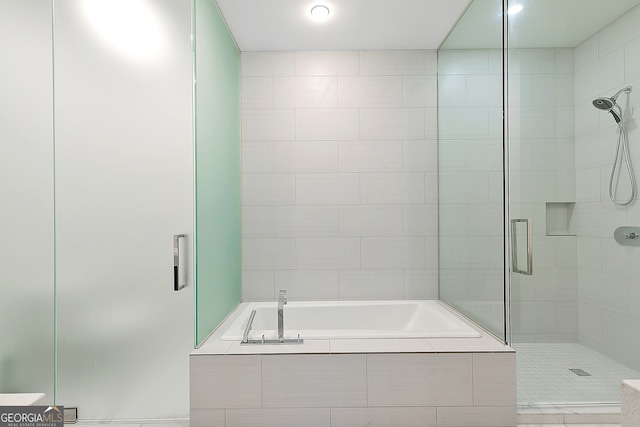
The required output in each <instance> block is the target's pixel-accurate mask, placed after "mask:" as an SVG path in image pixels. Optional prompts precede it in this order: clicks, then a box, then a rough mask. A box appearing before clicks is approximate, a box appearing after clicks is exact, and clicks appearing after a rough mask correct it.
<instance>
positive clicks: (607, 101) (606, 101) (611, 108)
mask: <svg viewBox="0 0 640 427" xmlns="http://www.w3.org/2000/svg"><path fill="white" fill-rule="evenodd" d="M632 89H633V87H631V86H627V87H625V88H622V89H620V90H619V91H618V92H616V94H615V95H613V96H612V97H611V98H607V97H605V96H603V97H600V98H596V99H594V100H593V106H594V107H596V108H597V109H598V110H602V111H607V112H609V113H611V115H612V116H613V119H614V120H615V121H616V123H618V124H620V122H621V121H622V108H620V106H619V105H618V103H617V102H616V100H617V99H618V96H620V94H621V93H623V92H624V93H626V94H628V93H629V92H631V90H632ZM615 108H617V109H618V111H617V112H616V111H615Z"/></svg>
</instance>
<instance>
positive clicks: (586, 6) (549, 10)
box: [443, 0, 640, 49]
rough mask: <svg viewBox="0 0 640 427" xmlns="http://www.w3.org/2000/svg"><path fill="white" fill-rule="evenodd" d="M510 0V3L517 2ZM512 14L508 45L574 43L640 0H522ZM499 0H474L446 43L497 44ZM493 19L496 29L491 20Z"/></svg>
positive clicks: (476, 46) (458, 45)
mask: <svg viewBox="0 0 640 427" xmlns="http://www.w3.org/2000/svg"><path fill="white" fill-rule="evenodd" d="M517 2H518V1H516V0H510V1H509V4H513V3H517ZM519 3H521V4H523V5H524V9H523V10H522V12H520V13H518V14H515V15H513V16H510V18H509V46H510V47H514V48H534V47H537V48H544V47H575V46H577V45H579V44H580V43H582V42H583V41H585V40H586V39H587V38H589V37H590V36H591V35H593V34H594V33H595V32H597V31H598V30H600V29H601V28H603V27H604V26H606V25H607V24H608V23H610V22H611V21H613V20H615V19H616V18H618V17H619V16H620V15H622V14H624V13H625V12H627V11H628V10H629V9H631V8H633V7H634V6H636V5H637V4H638V3H640V0H520V1H519ZM500 9H501V7H500V2H499V1H496V0H475V1H474V2H473V3H472V4H471V5H470V6H469V8H468V10H467V11H466V13H465V14H464V16H463V17H462V18H461V19H460V24H459V25H458V26H457V27H456V29H455V30H454V31H453V32H452V33H451V35H450V36H449V37H448V39H447V41H446V42H445V44H444V45H443V47H444V48H446V49H480V48H491V47H493V48H497V47H500V45H501V42H502V28H501V25H500V21H501V19H502V18H501V10H500ZM490 23H494V24H495V25H494V26H493V28H495V31H491V30H488V28H491V27H490V26H489V25H488V24H490Z"/></svg>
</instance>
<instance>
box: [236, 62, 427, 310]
mask: <svg viewBox="0 0 640 427" xmlns="http://www.w3.org/2000/svg"><path fill="white" fill-rule="evenodd" d="M241 61H242V147H243V149H242V157H243V160H242V167H243V212H242V215H243V300H244V301H252V300H273V299H274V297H275V294H276V293H277V291H278V289H286V290H287V292H288V294H289V297H290V298H291V299H292V300H295V299H298V300H302V299H306V300H309V299H312V300H313V299H315V300H357V299H365V300H367V299H417V298H422V299H424V298H427V299H430V298H437V297H438V289H437V288H438V272H437V268H438V237H437V235H438V226H437V217H438V210H437V202H438V198H437V141H436V139H437V124H436V106H437V97H436V53H435V51H422V50H414V51H384V52H376V51H367V52H364V51H363V52H355V51H343V52H244V53H242V56H241Z"/></svg>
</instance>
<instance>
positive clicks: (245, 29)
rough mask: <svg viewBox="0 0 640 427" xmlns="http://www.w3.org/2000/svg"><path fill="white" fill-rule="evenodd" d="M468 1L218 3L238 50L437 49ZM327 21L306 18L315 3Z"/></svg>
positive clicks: (253, 0)
mask: <svg viewBox="0 0 640 427" xmlns="http://www.w3.org/2000/svg"><path fill="white" fill-rule="evenodd" d="M469 2H470V0H326V1H324V0H315V1H314V0H217V3H218V6H219V7H220V10H221V11H222V14H223V15H224V18H225V20H226V21H227V25H229V28H230V29H231V33H232V34H233V36H234V37H235V39H236V42H237V44H238V47H239V48H240V50H242V51H270V50H382V49H437V48H438V47H439V46H440V44H441V43H442V41H443V40H444V39H445V37H446V36H447V34H449V31H451V28H453V26H454V25H455V23H456V22H457V21H458V19H459V18H460V16H461V15H462V13H463V12H464V10H465V9H466V7H467V5H468V4H469ZM319 3H322V4H326V5H327V6H329V8H330V9H331V16H330V17H331V19H329V20H327V21H325V22H322V23H319V22H315V21H313V20H311V19H310V14H309V11H310V10H311V7H312V6H314V5H316V4H319Z"/></svg>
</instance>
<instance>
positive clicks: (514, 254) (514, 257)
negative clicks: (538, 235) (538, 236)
mask: <svg viewBox="0 0 640 427" xmlns="http://www.w3.org/2000/svg"><path fill="white" fill-rule="evenodd" d="M522 222H524V223H526V224H527V269H526V270H523V269H521V268H520V267H519V265H518V237H517V224H518V223H522ZM511 271H513V272H514V273H520V274H525V275H527V276H532V275H533V227H532V226H531V220H530V219H528V218H526V219H512V220H511Z"/></svg>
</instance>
